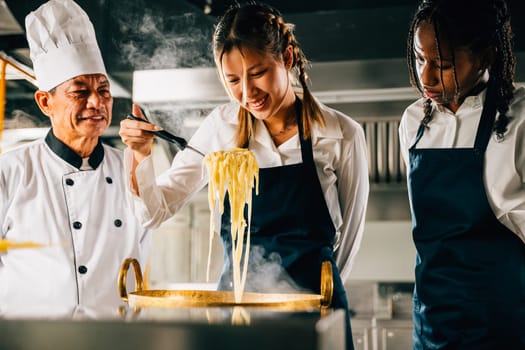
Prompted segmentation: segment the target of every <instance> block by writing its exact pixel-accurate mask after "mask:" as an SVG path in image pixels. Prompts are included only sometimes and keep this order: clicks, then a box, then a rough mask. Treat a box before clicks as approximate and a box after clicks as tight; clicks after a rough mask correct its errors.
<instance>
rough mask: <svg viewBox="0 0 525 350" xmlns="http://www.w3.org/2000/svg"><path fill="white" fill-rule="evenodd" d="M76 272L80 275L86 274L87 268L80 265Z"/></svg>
mask: <svg viewBox="0 0 525 350" xmlns="http://www.w3.org/2000/svg"><path fill="white" fill-rule="evenodd" d="M78 272H79V273H81V274H85V273H86V272H87V267H85V266H84V265H80V266H79V267H78Z"/></svg>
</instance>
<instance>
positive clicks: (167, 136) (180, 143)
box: [126, 114, 204, 157]
mask: <svg viewBox="0 0 525 350" xmlns="http://www.w3.org/2000/svg"><path fill="white" fill-rule="evenodd" d="M126 118H127V119H131V120H137V121H139V122H144V123H148V124H151V122H150V121H149V120H146V119H141V118H139V117H136V116H134V115H133V114H128V115H127V116H126ZM148 132H150V133H152V134H153V135H155V136H158V137H160V138H161V139H163V140H166V141H168V142H170V143H173V144H175V145H176V146H177V148H179V149H180V150H181V151H182V150H183V149H185V148H188V149H191V150H193V151H194V152H197V153H198V154H200V155H201V156H203V157H204V153H202V152H201V151H199V150H198V149H195V148H193V147H192V146H191V145H188V142H187V141H186V140H185V139H183V138H182V137H180V136H175V135H173V134H172V133H170V132H167V131H166V130H159V131H148Z"/></svg>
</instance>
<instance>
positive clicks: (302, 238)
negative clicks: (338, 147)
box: [219, 98, 353, 349]
mask: <svg viewBox="0 0 525 350" xmlns="http://www.w3.org/2000/svg"><path fill="white" fill-rule="evenodd" d="M295 109H296V114H297V120H298V126H299V135H302V123H301V101H300V100H299V99H298V98H296V104H295ZM299 139H300V140H301V154H302V159H303V163H300V164H293V165H286V166H279V167H273V168H263V169H259V195H256V194H255V191H254V192H253V197H252V198H253V199H252V219H251V236H250V237H251V243H250V244H251V249H250V261H249V266H250V267H249V271H248V277H247V282H246V284H247V289H246V290H251V289H250V288H249V287H248V285H249V284H250V280H256V279H257V276H256V275H257V271H259V273H260V272H261V271H260V270H258V267H257V266H254V265H255V264H253V263H252V257H255V256H260V255H261V254H262V255H263V258H264V259H267V260H271V261H274V262H275V261H278V262H279V264H280V266H282V268H283V269H284V270H285V271H286V274H285V275H288V276H289V277H291V279H292V280H293V282H295V283H296V284H297V285H298V286H299V287H301V288H305V289H308V290H309V291H310V292H313V293H316V294H319V293H320V285H321V278H320V277H321V264H322V262H323V261H326V260H329V261H331V263H332V269H333V279H334V295H333V299H332V304H331V307H332V308H335V309H337V308H342V309H345V310H346V332H347V335H346V339H347V349H353V344H352V332H351V327H350V317H349V311H348V302H347V299H346V293H345V289H344V286H343V282H342V281H341V277H340V275H339V271H338V269H337V266H336V263H335V259H334V252H333V248H332V246H333V241H334V238H335V227H334V225H333V222H332V219H331V217H330V213H329V211H328V207H327V205H326V202H325V198H324V194H323V191H322V188H321V183H320V182H319V178H318V176H317V172H316V168H315V163H314V157H313V151H312V143H311V140H310V139H308V140H303V138H302V137H299ZM246 146H247V145H245V147H246ZM230 230H231V224H230V206H229V203H228V198H226V199H225V202H224V214H223V215H222V224H221V237H222V242H223V247H224V268H223V272H222V275H221V278H220V281H219V289H222V290H231V289H232V270H231V266H232V265H231V244H232V243H231V231H230ZM276 254H277V255H276ZM258 287H260V288H258V289H257V290H254V291H258V292H272V290H264V288H263V287H264V286H261V285H259V286H258ZM270 288H273V287H270ZM274 292H275V290H274Z"/></svg>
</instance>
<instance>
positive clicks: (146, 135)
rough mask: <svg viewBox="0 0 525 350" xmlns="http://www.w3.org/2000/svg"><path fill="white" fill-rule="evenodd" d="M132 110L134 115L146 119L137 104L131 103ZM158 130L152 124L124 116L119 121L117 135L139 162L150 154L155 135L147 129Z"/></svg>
mask: <svg viewBox="0 0 525 350" xmlns="http://www.w3.org/2000/svg"><path fill="white" fill-rule="evenodd" d="M132 110H133V115H134V116H136V117H139V118H141V119H144V120H146V117H144V114H142V111H141V109H140V107H139V106H138V105H136V104H133V107H132ZM159 130H161V129H159V128H158V127H157V126H155V125H154V124H150V123H147V122H140V121H136V120H130V119H127V118H126V119H124V120H122V121H121V122H120V131H119V135H120V138H121V139H122V142H124V143H125V144H126V145H127V146H128V147H129V148H130V149H131V150H132V151H133V154H134V158H135V160H136V162H137V163H140V162H141V161H142V160H143V159H144V158H146V157H147V156H149V155H150V154H151V145H152V143H153V139H154V137H155V136H154V135H153V134H152V133H151V132H149V131H159Z"/></svg>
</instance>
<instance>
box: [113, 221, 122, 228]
mask: <svg viewBox="0 0 525 350" xmlns="http://www.w3.org/2000/svg"><path fill="white" fill-rule="evenodd" d="M114 224H115V226H117V227H120V226H122V221H120V220H119V219H117V220H115V221H114Z"/></svg>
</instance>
